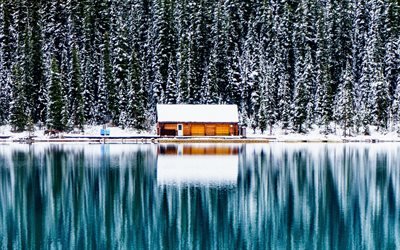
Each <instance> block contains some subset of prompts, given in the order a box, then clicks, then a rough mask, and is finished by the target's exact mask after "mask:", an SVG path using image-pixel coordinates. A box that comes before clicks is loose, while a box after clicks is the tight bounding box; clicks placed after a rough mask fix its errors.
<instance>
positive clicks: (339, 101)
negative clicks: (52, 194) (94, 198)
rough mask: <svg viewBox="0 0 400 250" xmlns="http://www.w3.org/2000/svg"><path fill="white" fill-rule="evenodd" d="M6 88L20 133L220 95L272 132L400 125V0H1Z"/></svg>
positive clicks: (145, 118) (142, 124)
mask: <svg viewBox="0 0 400 250" xmlns="http://www.w3.org/2000/svg"><path fill="white" fill-rule="evenodd" d="M0 85H1V88H0V123H1V125H11V126H12V128H13V130H14V131H22V130H26V129H27V127H29V125H32V124H43V125H45V126H47V127H48V128H54V129H59V130H65V131H68V130H71V129H74V128H80V129H82V128H83V126H84V125H97V124H98V125H100V124H104V123H109V122H112V123H113V124H115V125H117V126H120V127H122V128H126V127H132V128H136V129H138V130H149V129H151V128H152V126H153V125H154V123H155V121H156V115H155V109H156V104H157V103H170V104H174V103H191V104H210V103H220V104H237V105H238V107H239V111H240V119H241V122H242V124H246V125H247V126H248V127H249V128H257V129H261V130H267V131H269V130H270V128H271V127H278V128H283V129H287V130H289V131H295V132H307V130H309V129H310V127H311V125H318V126H320V128H322V131H324V132H326V133H330V132H332V130H333V129H335V128H336V127H340V128H343V129H345V131H346V130H348V131H349V133H352V134H356V133H358V134H362V133H369V130H370V126H374V128H375V127H376V128H377V129H378V130H379V131H382V132H383V133H384V132H386V131H399V132H400V1H398V0H266V1H260V0H259V1H257V0H248V1H242V0H225V1H219V0H217V1H215V0H66V1H65V0H46V1H45V0H0Z"/></svg>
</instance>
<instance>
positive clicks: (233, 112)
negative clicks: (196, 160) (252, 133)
mask: <svg viewBox="0 0 400 250" xmlns="http://www.w3.org/2000/svg"><path fill="white" fill-rule="evenodd" d="M238 124H239V114H238V108H237V106H236V105H190V104H184V105H181V104H176V105H175V104H171V105H161V104H159V105H157V134H158V135H160V136H237V135H239V125H238Z"/></svg>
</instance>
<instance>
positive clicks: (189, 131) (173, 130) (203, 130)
mask: <svg viewBox="0 0 400 250" xmlns="http://www.w3.org/2000/svg"><path fill="white" fill-rule="evenodd" d="M178 124H182V125H183V135H184V136H236V135H239V126H238V124H237V123H158V126H157V133H158V134H159V135H161V136H176V135H178V131H177V126H178Z"/></svg>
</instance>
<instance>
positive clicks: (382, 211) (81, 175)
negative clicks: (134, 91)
mask: <svg viewBox="0 0 400 250" xmlns="http://www.w3.org/2000/svg"><path fill="white" fill-rule="evenodd" d="M224 152H225V153H224ZM398 155H400V145H396V144H368V145H362V144H269V145H251V144H248V145H239V146H235V145H223V146H218V147H217V146H215V145H214V146H210V145H206V146H199V145H197V146H195V145H192V146H191V147H189V146H185V147H183V148H182V146H177V145H169V146H167V147H164V146H157V145H32V146H27V145H13V146H9V145H1V146H0V248H2V249H3V248H50V247H51V248H84V247H85V248H86V247H87V248H107V249H110V248H122V247H130V248H135V249H143V248H145V249H160V248H174V249H176V248H180V249H188V248H189V249H192V248H206V249H216V248H217V249H221V248H222V249H224V248H228V249H232V248H240V249H265V248H296V249H297V248H307V249H326V248H341V249H342V248H379V249H388V248H400V242H399V239H398V237H397V236H398V235H400V232H399V230H400V218H399V216H400V158H399V157H398ZM165 159H167V161H165ZM182 159H183V161H184V163H182ZM233 159H234V160H233ZM191 162H192V163H193V164H191ZM203 165H205V167H206V168H205V169H201V168H202V166H203ZM176 166H178V168H174V167H176ZM185 166H187V169H183V168H185ZM171 168H172V169H173V171H172V173H171ZM160 169H161V170H160ZM177 169H178V170H179V169H180V170H182V169H183V170H182V171H180V172H176V170H177ZM160 171H162V172H160ZM185 171H186V172H185ZM193 171H198V172H197V175H192V172H193ZM179 174H180V176H176V175H179ZM174 176H175V177H174ZM199 176H200V177H201V178H200V177H199Z"/></svg>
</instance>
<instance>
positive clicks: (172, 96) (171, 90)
mask: <svg viewBox="0 0 400 250" xmlns="http://www.w3.org/2000/svg"><path fill="white" fill-rule="evenodd" d="M178 92H179V85H178V84H177V81H176V61H175V60H174V58H173V57H172V56H171V57H170V59H169V66H168V78H167V85H166V87H165V103H166V104H176V103H177V99H178Z"/></svg>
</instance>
